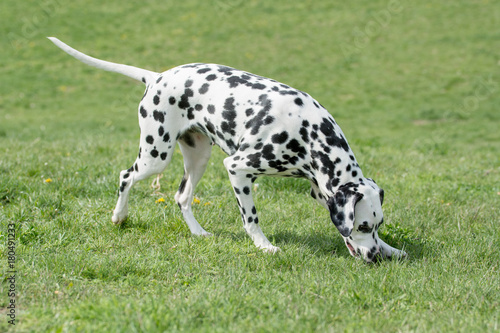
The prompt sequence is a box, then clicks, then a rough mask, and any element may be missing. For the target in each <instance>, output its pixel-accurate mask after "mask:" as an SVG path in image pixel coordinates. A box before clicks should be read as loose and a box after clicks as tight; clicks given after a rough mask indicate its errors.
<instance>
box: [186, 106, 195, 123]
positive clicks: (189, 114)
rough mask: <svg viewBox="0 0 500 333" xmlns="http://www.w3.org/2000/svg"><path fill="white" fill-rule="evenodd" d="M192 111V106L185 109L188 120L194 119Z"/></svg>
mask: <svg viewBox="0 0 500 333" xmlns="http://www.w3.org/2000/svg"><path fill="white" fill-rule="evenodd" d="M193 111H194V108H189V109H188V110H187V112H188V113H187V115H188V119H190V120H193V119H194V113H193Z"/></svg>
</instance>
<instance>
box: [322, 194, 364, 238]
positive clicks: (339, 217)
mask: <svg viewBox="0 0 500 333" xmlns="http://www.w3.org/2000/svg"><path fill="white" fill-rule="evenodd" d="M362 198H363V194H361V193H358V192H354V191H351V190H350V189H348V188H344V189H342V188H340V189H339V190H338V191H337V192H335V194H334V195H333V197H331V198H330V199H328V208H329V209H330V217H331V219H332V222H333V224H334V225H335V226H336V227H337V229H338V230H339V232H340V234H341V235H342V236H344V237H349V236H350V235H351V232H352V229H353V227H354V207H356V204H357V203H358V202H359V200H361V199H362Z"/></svg>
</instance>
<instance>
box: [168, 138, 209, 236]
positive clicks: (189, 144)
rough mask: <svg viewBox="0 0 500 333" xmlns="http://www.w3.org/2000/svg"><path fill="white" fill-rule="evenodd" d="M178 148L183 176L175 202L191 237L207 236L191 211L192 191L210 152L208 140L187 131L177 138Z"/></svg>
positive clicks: (203, 169) (202, 171) (203, 170)
mask: <svg viewBox="0 0 500 333" xmlns="http://www.w3.org/2000/svg"><path fill="white" fill-rule="evenodd" d="M178 142H179V146H180V148H181V152H182V156H183V157H184V176H183V177H182V181H181V184H180V186H179V190H178V191H177V193H176V194H175V201H176V202H177V204H178V205H179V208H180V209H181V212H182V215H183V216H184V220H185V221H186V223H187V225H188V227H189V230H191V233H192V234H193V235H201V236H209V235H210V233H208V232H206V231H205V229H203V228H202V226H201V225H200V224H199V223H198V221H197V220H196V219H195V217H194V215H193V211H192V210H191V204H192V202H193V191H194V189H195V187H196V184H198V182H199V181H200V179H201V177H202V176H203V173H204V172H205V169H206V167H207V163H208V160H209V158H210V155H211V152H212V144H211V142H210V139H209V138H208V137H206V136H205V135H204V134H202V133H198V132H193V131H189V132H187V133H185V134H183V135H182V136H181V137H180V138H179V141H178Z"/></svg>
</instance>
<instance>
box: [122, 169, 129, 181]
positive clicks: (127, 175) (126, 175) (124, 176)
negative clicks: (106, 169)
mask: <svg viewBox="0 0 500 333" xmlns="http://www.w3.org/2000/svg"><path fill="white" fill-rule="evenodd" d="M129 170H130V169H129ZM129 172H130V171H129ZM128 177H130V173H128V172H127V173H126V174H124V175H123V179H127V178H128Z"/></svg>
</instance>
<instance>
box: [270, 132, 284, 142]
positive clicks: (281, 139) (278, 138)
mask: <svg viewBox="0 0 500 333" xmlns="http://www.w3.org/2000/svg"><path fill="white" fill-rule="evenodd" d="M286 140H288V133H287V132H286V131H283V132H281V133H278V134H274V135H273V136H272V137H271V141H272V142H273V143H276V144H283V143H285V142H286Z"/></svg>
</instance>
